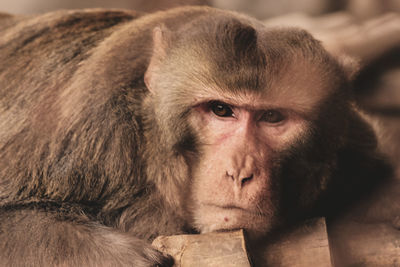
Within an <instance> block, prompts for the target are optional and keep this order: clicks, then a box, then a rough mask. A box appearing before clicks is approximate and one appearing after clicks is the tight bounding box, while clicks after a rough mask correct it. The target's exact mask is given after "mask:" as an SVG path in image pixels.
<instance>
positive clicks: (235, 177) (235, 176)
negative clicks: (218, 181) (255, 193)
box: [226, 171, 254, 186]
mask: <svg viewBox="0 0 400 267" xmlns="http://www.w3.org/2000/svg"><path fill="white" fill-rule="evenodd" d="M226 176H227V177H229V178H231V179H232V181H234V182H235V181H236V182H239V183H240V185H241V186H243V185H244V184H245V183H248V182H250V181H251V180H252V179H253V178H254V174H253V173H247V174H246V173H245V174H243V173H239V172H228V171H227V172H226Z"/></svg>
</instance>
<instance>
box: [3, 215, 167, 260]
mask: <svg viewBox="0 0 400 267" xmlns="http://www.w3.org/2000/svg"><path fill="white" fill-rule="evenodd" d="M0 212H1V215H2V216H0V262H2V265H4V266H24V265H29V266H135V267H150V266H162V267H164V266H172V265H173V259H172V257H170V256H168V255H165V254H163V253H161V252H160V251H158V250H156V249H155V248H154V247H152V246H151V245H150V244H149V243H147V242H146V241H143V240H140V239H139V238H136V237H134V236H132V235H129V234H128V233H124V232H121V231H118V230H116V229H113V228H110V227H106V226H103V225H100V224H98V223H94V222H91V221H89V220H87V219H86V218H85V217H84V216H83V215H82V216H79V217H78V216H73V217H68V218H65V217H63V216H60V214H59V213H58V212H57V211H53V212H44V211H38V210H33V209H32V210H31V209H28V210H25V209H24V210H21V209H18V210H7V211H4V210H3V211H0Z"/></svg>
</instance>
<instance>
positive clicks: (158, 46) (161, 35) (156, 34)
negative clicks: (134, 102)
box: [144, 25, 170, 94]
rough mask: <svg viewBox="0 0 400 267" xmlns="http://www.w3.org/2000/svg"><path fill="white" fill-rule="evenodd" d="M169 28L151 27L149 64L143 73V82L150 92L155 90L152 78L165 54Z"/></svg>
mask: <svg viewBox="0 0 400 267" xmlns="http://www.w3.org/2000/svg"><path fill="white" fill-rule="evenodd" d="M169 35H170V32H169V30H168V29H167V28H166V27H165V26H164V25H161V26H157V27H155V28H154V29H153V52H152V55H151V58H150V63H149V66H148V67H147V70H146V73H145V74H144V83H145V84H146V86H147V88H148V89H149V90H150V92H151V93H153V94H154V93H155V92H156V90H157V88H156V87H157V86H156V85H155V84H156V83H155V82H154V78H155V76H156V71H157V70H158V68H159V66H160V63H161V62H162V60H163V59H164V58H165V57H166V55H167V48H168V43H169Z"/></svg>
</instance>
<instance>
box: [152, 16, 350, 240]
mask: <svg viewBox="0 0 400 267" xmlns="http://www.w3.org/2000/svg"><path fill="white" fill-rule="evenodd" d="M145 83H146V85H147V87H148V89H149V91H150V94H149V97H150V98H151V100H152V102H153V104H154V106H155V109H154V112H155V114H156V118H157V124H158V129H159V134H160V136H159V138H160V140H161V139H162V142H160V143H162V144H161V145H160V146H165V149H166V150H168V149H169V151H171V153H170V155H171V159H172V158H173V157H181V158H182V160H181V161H182V162H184V164H185V166H186V167H185V168H183V170H182V168H180V172H183V174H182V173H180V174H175V177H174V176H172V177H174V179H175V180H174V181H173V182H171V181H170V182H169V183H173V184H174V186H176V187H178V189H177V191H180V192H185V193H184V196H185V197H186V199H184V200H182V201H181V205H182V206H183V207H182V209H184V210H186V211H188V213H189V214H190V220H191V222H192V225H193V226H194V227H195V228H196V229H198V230H199V231H200V232H209V231H223V230H230V229H238V228H245V229H246V230H248V231H249V232H253V233H257V234H263V233H266V232H268V231H269V230H270V229H271V228H272V227H275V226H277V225H279V224H281V223H283V222H285V221H288V220H290V219H291V218H294V217H301V216H303V215H305V214H308V213H309V212H310V211H311V210H312V209H313V207H314V206H315V204H316V203H317V202H318V200H319V198H320V197H321V195H322V194H323V193H324V191H325V189H326V187H327V185H328V184H329V182H330V179H332V176H333V174H332V173H333V171H332V170H334V169H335V166H336V165H337V157H338V153H339V151H341V150H342V149H343V148H344V147H345V146H346V145H347V143H348V140H347V136H348V128H349V127H348V125H349V124H350V119H349V118H350V117H352V115H351V114H353V110H352V106H351V104H350V97H349V88H348V78H347V76H346V73H345V71H344V68H342V67H341V66H340V64H339V63H338V62H337V61H336V60H335V59H334V58H333V57H332V56H330V55H329V54H328V53H327V52H326V51H325V50H324V48H323V47H322V46H321V45H320V43H319V42H318V41H316V40H315V39H313V38H312V37H311V36H310V35H309V34H308V33H306V32H304V31H302V30H297V29H268V28H264V27H263V26H262V25H260V24H257V23H255V22H254V21H250V20H247V19H243V20H241V19H238V18H230V17H229V16H226V17H222V18H212V17H210V16H207V17H204V18H201V19H197V20H195V21H193V22H192V23H191V24H189V25H186V26H183V27H182V28H181V29H179V30H178V31H176V32H172V31H170V30H168V29H167V28H166V27H164V26H161V27H157V28H155V29H154V31H153V54H152V57H151V60H150V64H149V67H148V69H147V72H146V74H145ZM178 129H179V130H178ZM174 168H175V170H176V169H179V167H178V166H175V167H171V170H174ZM172 172H173V171H172ZM161 175H162V174H161ZM180 176H186V177H184V178H179V177H180ZM165 177H166V175H164V178H162V177H160V178H159V179H160V180H162V179H166V178H165ZM169 177H170V178H168V179H171V176H169ZM165 183H166V182H164V183H157V184H159V185H160V186H159V187H160V188H159V190H160V191H161V192H163V194H165V195H167V196H168V194H170V193H169V192H165V191H166V189H165V188H169V189H168V190H171V189H170V188H171V187H170V186H168V187H164V185H165ZM183 184H184V185H183ZM179 186H181V187H179ZM169 198H171V196H169Z"/></svg>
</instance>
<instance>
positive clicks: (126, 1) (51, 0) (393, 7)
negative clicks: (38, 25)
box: [0, 0, 400, 19]
mask: <svg viewBox="0 0 400 267" xmlns="http://www.w3.org/2000/svg"><path fill="white" fill-rule="evenodd" d="M179 5H210V6H214V7H219V8H224V9H231V10H237V11H241V12H244V13H248V14H250V15H252V16H255V17H257V18H259V19H267V18H271V17H275V16H279V15H283V14H287V13H293V12H301V13H304V14H307V15H313V16H315V15H322V14H327V13H331V12H335V11H343V10H346V11H348V12H350V13H351V14H352V15H354V16H356V17H358V18H370V17H371V16H377V15H379V14H382V13H386V12H397V11H400V1H399V0H280V1H276V0H87V1H81V0H12V1H7V0H2V1H1V2H0V10H1V11H3V12H10V13H17V14H31V13H43V12H47V11H51V10H55V9H75V8H90V7H105V8H129V9H135V10H140V11H146V12H151V11H155V10H162V9H167V8H171V7H176V6H179Z"/></svg>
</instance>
